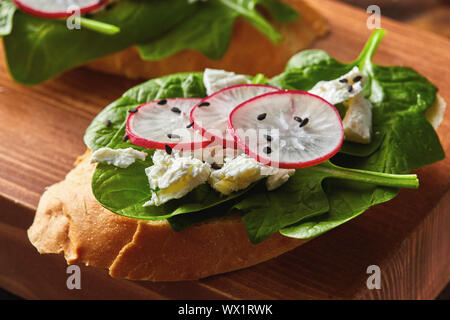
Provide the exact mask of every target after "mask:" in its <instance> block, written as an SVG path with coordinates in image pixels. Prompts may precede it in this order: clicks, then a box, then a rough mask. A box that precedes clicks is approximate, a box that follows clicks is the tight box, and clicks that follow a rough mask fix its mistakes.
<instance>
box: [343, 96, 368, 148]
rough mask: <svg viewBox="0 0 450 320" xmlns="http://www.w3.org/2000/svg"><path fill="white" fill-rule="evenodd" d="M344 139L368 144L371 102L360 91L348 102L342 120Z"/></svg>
mask: <svg viewBox="0 0 450 320" xmlns="http://www.w3.org/2000/svg"><path fill="white" fill-rule="evenodd" d="M342 124H343V126H344V135H345V140H348V141H352V142H357V143H364V144H368V143H370V141H371V132H372V103H370V101H369V100H367V99H366V98H364V95H363V94H362V93H361V94H359V95H357V96H356V97H354V98H352V99H350V100H349V102H348V110H347V113H346V114H345V117H344V120H343V121H342Z"/></svg>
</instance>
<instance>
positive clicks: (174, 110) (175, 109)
mask: <svg viewBox="0 0 450 320" xmlns="http://www.w3.org/2000/svg"><path fill="white" fill-rule="evenodd" d="M170 111H172V112H175V113H181V110H180V109H178V108H177V107H173V108H172V109H170Z"/></svg>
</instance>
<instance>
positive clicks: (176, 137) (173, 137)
mask: <svg viewBox="0 0 450 320" xmlns="http://www.w3.org/2000/svg"><path fill="white" fill-rule="evenodd" d="M167 137H168V138H169V139H180V138H181V137H180V136H179V135H177V134H174V133H169V134H168V135H167Z"/></svg>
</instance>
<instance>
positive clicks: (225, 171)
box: [208, 154, 295, 195]
mask: <svg viewBox="0 0 450 320" xmlns="http://www.w3.org/2000/svg"><path fill="white" fill-rule="evenodd" d="M294 173H295V170H287V169H279V168H273V167H268V166H265V165H263V164H261V163H259V162H257V161H256V160H255V159H253V158H251V157H249V156H248V155H245V154H241V155H239V156H237V157H236V158H234V159H230V158H226V159H225V163H224V165H223V167H222V168H221V169H218V170H213V171H212V172H211V175H210V177H209V179H208V181H209V184H210V185H211V187H213V189H215V190H217V191H219V192H220V193H222V194H224V195H229V194H231V193H233V192H236V191H239V190H242V189H245V188H247V187H248V186H250V185H251V184H252V183H254V182H256V181H259V180H261V179H263V178H268V179H267V182H266V186H267V189H268V190H274V189H276V188H278V187H280V186H281V185H282V184H283V183H285V182H286V181H287V180H288V179H289V177H290V176H291V175H293V174H294Z"/></svg>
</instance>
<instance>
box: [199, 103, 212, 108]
mask: <svg viewBox="0 0 450 320" xmlns="http://www.w3.org/2000/svg"><path fill="white" fill-rule="evenodd" d="M209 105H210V103H209V102H202V103H200V104H199V105H198V107H199V108H201V107H209Z"/></svg>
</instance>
